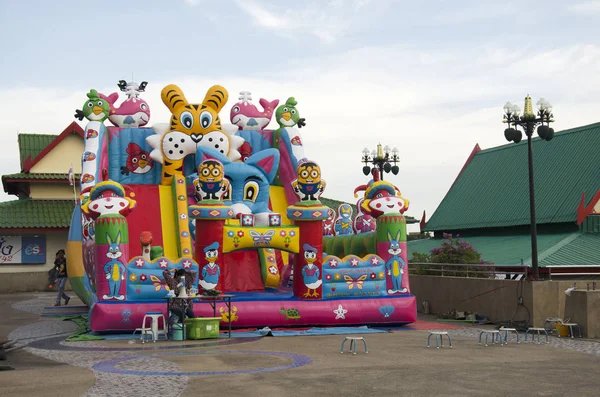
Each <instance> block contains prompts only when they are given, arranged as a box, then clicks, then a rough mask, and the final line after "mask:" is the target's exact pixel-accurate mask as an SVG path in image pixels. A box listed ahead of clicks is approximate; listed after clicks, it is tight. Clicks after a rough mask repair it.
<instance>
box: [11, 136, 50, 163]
mask: <svg viewBox="0 0 600 397" xmlns="http://www.w3.org/2000/svg"><path fill="white" fill-rule="evenodd" d="M57 137H58V135H51V134H19V138H18V139H19V154H20V157H21V169H22V168H23V165H24V164H25V160H27V158H28V157H31V160H33V159H35V158H36V157H37V156H38V154H40V153H41V152H42V150H44V149H45V148H46V147H47V146H48V145H50V143H52V141H53V140H55V139H56V138H57Z"/></svg>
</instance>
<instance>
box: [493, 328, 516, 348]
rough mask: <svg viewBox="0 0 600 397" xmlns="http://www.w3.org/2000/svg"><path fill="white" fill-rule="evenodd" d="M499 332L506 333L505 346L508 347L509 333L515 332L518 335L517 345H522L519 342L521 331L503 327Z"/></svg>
mask: <svg viewBox="0 0 600 397" xmlns="http://www.w3.org/2000/svg"><path fill="white" fill-rule="evenodd" d="M498 331H500V332H502V331H504V344H505V345H508V333H509V332H514V333H515V334H516V335H517V343H521V342H519V331H517V329H516V328H504V327H501V328H500V329H499V330H498Z"/></svg>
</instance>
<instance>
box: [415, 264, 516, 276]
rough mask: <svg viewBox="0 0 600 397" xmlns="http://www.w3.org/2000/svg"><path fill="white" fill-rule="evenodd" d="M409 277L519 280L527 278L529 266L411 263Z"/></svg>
mask: <svg viewBox="0 0 600 397" xmlns="http://www.w3.org/2000/svg"><path fill="white" fill-rule="evenodd" d="M408 268H409V271H408V273H409V275H429V276H441V277H467V278H500V276H504V277H501V278H505V279H506V278H510V279H513V280H518V279H520V278H521V277H526V276H527V266H514V267H510V268H507V267H504V266H497V265H493V264H492V265H490V264H460V263H415V262H410V263H409V267H408Z"/></svg>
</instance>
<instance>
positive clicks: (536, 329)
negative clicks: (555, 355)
mask: <svg viewBox="0 0 600 397" xmlns="http://www.w3.org/2000/svg"><path fill="white" fill-rule="evenodd" d="M530 332H531V343H535V341H534V339H533V338H534V337H535V336H534V333H535V332H537V336H538V345H539V344H540V343H541V342H540V333H541V332H543V333H544V334H546V343H550V342H549V341H548V331H546V328H541V327H530V328H527V331H525V343H527V335H528V334H529V333H530Z"/></svg>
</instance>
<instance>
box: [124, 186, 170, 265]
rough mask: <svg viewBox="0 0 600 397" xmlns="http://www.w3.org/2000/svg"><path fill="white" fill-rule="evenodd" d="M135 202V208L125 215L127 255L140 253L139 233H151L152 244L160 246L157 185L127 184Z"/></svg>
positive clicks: (131, 255)
mask: <svg viewBox="0 0 600 397" xmlns="http://www.w3.org/2000/svg"><path fill="white" fill-rule="evenodd" d="M127 186H128V187H130V188H131V190H132V191H133V193H134V194H135V197H133V199H134V200H135V201H136V202H137V205H136V208H135V209H134V210H133V211H132V212H131V214H129V216H128V217H127V222H128V223H129V256H130V257H131V258H133V257H134V256H139V255H142V246H141V245H140V234H141V233H142V232H146V231H147V232H150V233H152V245H153V246H158V245H160V246H162V245H163V241H162V222H161V220H160V219H161V217H160V196H159V193H158V185H127Z"/></svg>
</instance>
